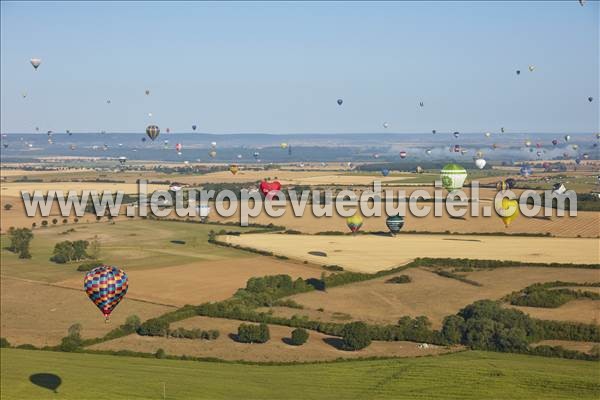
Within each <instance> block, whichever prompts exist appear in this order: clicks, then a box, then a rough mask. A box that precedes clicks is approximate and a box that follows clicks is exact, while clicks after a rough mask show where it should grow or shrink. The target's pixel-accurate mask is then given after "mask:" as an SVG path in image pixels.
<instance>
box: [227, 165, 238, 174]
mask: <svg viewBox="0 0 600 400" xmlns="http://www.w3.org/2000/svg"><path fill="white" fill-rule="evenodd" d="M239 170H240V168H239V167H238V166H237V165H236V164H231V165H230V166H229V172H231V173H232V174H233V175H235V174H237V173H238V171H239Z"/></svg>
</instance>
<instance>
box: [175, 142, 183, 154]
mask: <svg viewBox="0 0 600 400" xmlns="http://www.w3.org/2000/svg"><path fill="white" fill-rule="evenodd" d="M181 149H183V146H182V145H181V143H177V144H176V145H175V150H177V152H180V151H181Z"/></svg>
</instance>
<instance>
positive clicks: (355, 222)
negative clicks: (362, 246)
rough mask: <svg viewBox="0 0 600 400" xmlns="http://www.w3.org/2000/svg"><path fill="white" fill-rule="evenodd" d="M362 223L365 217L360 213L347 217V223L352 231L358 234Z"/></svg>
mask: <svg viewBox="0 0 600 400" xmlns="http://www.w3.org/2000/svg"><path fill="white" fill-rule="evenodd" d="M362 224H363V219H362V217H361V216H360V214H358V213H356V214H354V215H353V216H351V217H348V218H346V225H347V226H348V228H349V229H350V232H352V233H353V234H356V232H358V230H359V229H360V227H361V226H362Z"/></svg>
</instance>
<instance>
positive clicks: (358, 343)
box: [342, 321, 371, 351]
mask: <svg viewBox="0 0 600 400" xmlns="http://www.w3.org/2000/svg"><path fill="white" fill-rule="evenodd" d="M342 339H343V340H344V348H345V349H346V350H352V351H354V350H360V349H364V348H365V347H367V346H368V345H370V344H371V335H370V333H369V327H368V326H367V324H365V323H364V322H361V321H357V322H350V323H349V324H346V325H344V328H343V330H342Z"/></svg>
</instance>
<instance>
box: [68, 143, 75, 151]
mask: <svg viewBox="0 0 600 400" xmlns="http://www.w3.org/2000/svg"><path fill="white" fill-rule="evenodd" d="M76 148H77V147H75V145H74V144H72V145H70V146H69V149H71V150H75V149H76Z"/></svg>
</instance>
